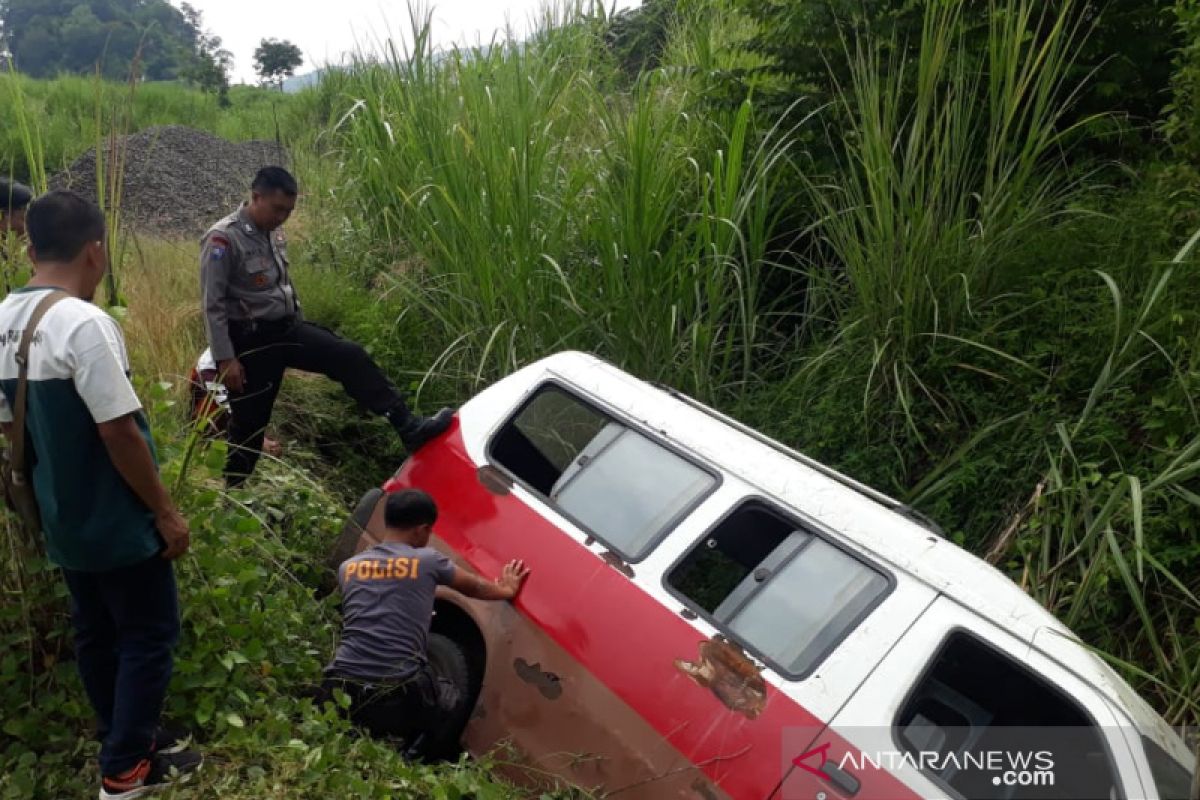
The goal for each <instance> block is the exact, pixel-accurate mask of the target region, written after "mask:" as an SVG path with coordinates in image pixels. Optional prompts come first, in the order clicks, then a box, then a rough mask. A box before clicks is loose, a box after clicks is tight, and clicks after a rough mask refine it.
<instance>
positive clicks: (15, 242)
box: [0, 178, 33, 294]
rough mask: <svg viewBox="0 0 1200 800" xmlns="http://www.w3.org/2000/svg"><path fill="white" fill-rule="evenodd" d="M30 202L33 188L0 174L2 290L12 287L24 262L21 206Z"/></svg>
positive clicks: (23, 226) (0, 274)
mask: <svg viewBox="0 0 1200 800" xmlns="http://www.w3.org/2000/svg"><path fill="white" fill-rule="evenodd" d="M31 202H33V192H32V191H31V190H30V188H29V187H28V186H25V185H24V184H20V183H17V182H16V181H14V180H10V179H8V178H0V283H2V284H3V286H4V293H5V294H8V293H9V292H11V291H12V290H13V288H14V287H13V283H14V280H15V279H16V277H17V274H18V273H19V272H20V271H21V269H20V268H21V267H25V266H28V265H27V264H26V262H25V260H24V258H23V251H24V249H25V244H24V242H22V241H21V240H22V239H24V238H25V207H26V206H28V205H29V204H30V203H31ZM10 234H11V235H10Z"/></svg>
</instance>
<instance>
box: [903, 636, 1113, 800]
mask: <svg viewBox="0 0 1200 800" xmlns="http://www.w3.org/2000/svg"><path fill="white" fill-rule="evenodd" d="M971 613H974V612H971ZM980 618H981V619H983V620H984V621H987V618H986V617H980ZM989 624H990V623H989ZM959 633H961V634H965V635H967V636H969V637H970V638H971V639H973V640H974V641H975V642H976V643H978V644H980V645H982V646H983V647H984V649H986V650H989V651H991V652H992V653H993V654H995V655H997V656H999V657H1000V658H1001V659H1003V660H1005V661H1007V662H1009V663H1011V664H1013V665H1014V666H1015V667H1016V668H1017V669H1018V670H1020V671H1023V672H1025V673H1026V674H1027V675H1030V676H1032V677H1033V678H1034V679H1035V680H1038V681H1041V682H1042V683H1044V684H1046V685H1048V686H1050V687H1052V688H1053V689H1054V690H1055V691H1057V692H1058V693H1059V694H1061V695H1064V696H1066V697H1067V699H1069V700H1070V701H1071V702H1072V703H1074V704H1075V706H1076V707H1077V708H1078V709H1079V710H1080V711H1082V712H1083V715H1084V716H1085V717H1087V719H1088V722H1090V723H1091V725H1092V727H1093V728H1095V729H1096V731H1097V732H1098V733H1099V735H1100V741H1101V743H1102V744H1103V745H1104V755H1105V756H1106V757H1107V758H1108V764H1109V766H1110V767H1111V768H1112V772H1113V775H1114V777H1115V778H1116V779H1117V792H1118V798H1117V800H1130V798H1129V793H1128V792H1127V791H1126V788H1125V783H1126V781H1125V776H1124V775H1122V774H1121V767H1120V765H1119V764H1118V763H1117V759H1116V758H1114V757H1113V750H1112V746H1111V744H1110V743H1109V741H1108V736H1106V735H1105V733H1104V730H1105V729H1104V726H1103V725H1100V724H1099V723H1097V722H1096V717H1095V715H1094V714H1092V712H1091V709H1089V708H1088V707H1087V705H1085V704H1084V703H1082V702H1080V700H1079V698H1078V697H1076V696H1075V695H1074V694H1073V693H1072V692H1069V691H1067V689H1066V687H1064V686H1063V685H1062V684H1060V683H1059V682H1058V681H1054V680H1050V679H1048V678H1047V677H1046V676H1045V675H1043V674H1042V673H1040V672H1038V671H1037V670H1033V669H1030V668H1029V667H1026V666H1025V665H1024V664H1022V663H1021V662H1020V661H1018V660H1017V659H1016V658H1014V657H1013V656H1012V654H1010V653H1008V652H1006V651H1005V650H1003V649H1002V648H1000V647H998V646H997V645H996V644H995V643H994V642H992V641H990V640H989V639H988V638H987V637H986V636H985V635H983V634H982V633H980V632H979V631H977V630H973V629H971V628H968V627H966V626H965V625H954V626H952V627H950V628H948V629H947V630H946V632H945V634H944V635H943V636H942V639H941V641H940V642H938V645H937V647H935V648H934V650H933V653H932V654H931V655H930V656H929V658H928V659H927V660H926V661H925V664H924V665H923V666H922V667H921V672H920V674H919V675H918V676H917V678H916V680H914V681H913V682H912V684H911V685H910V686H909V687H908V689H907V690H906V691H905V692H904V696H903V698H902V699H901V702H900V704H899V705H898V706H897V707H896V715H895V716H894V717H892V724H891V725H890V726H889V727H890V728H891V732H892V743H893V744H895V745H896V748H897V752H901V753H905V752H908V751H907V750H906V748H905V746H904V744H903V743H902V742H901V741H900V715H901V714H902V713H904V710H905V709H906V708H908V704H909V703H911V702H912V699H913V695H914V694H916V691H917V687H918V686H920V685H921V684H922V683H924V682H925V680H926V679H927V678H928V677H929V675H930V673H931V672H933V665H934V664H935V663H936V662H937V660H938V658H940V657H941V655H942V653H943V652H945V650H946V648H947V647H949V645H950V639H951V637H953V636H954V635H955V634H959ZM1004 635H1006V636H1009V637H1010V638H1011V639H1012V640H1013V641H1014V642H1016V643H1018V644H1024V645H1027V646H1028V647H1029V649H1030V650H1032V651H1034V652H1036V653H1038V654H1039V655H1041V656H1042V657H1044V658H1047V659H1050V657H1049V656H1047V655H1046V654H1045V653H1043V652H1042V651H1040V650H1038V649H1037V648H1035V647H1033V645H1032V643H1031V642H1022V640H1020V639H1018V638H1017V637H1015V636H1011V635H1010V634H1008V633H1007V632H1004ZM1050 660H1051V661H1054V660H1053V659H1050ZM1054 664H1055V666H1057V667H1059V668H1060V669H1062V670H1063V671H1064V672H1068V673H1069V672H1070V670H1068V669H1067V668H1066V667H1064V666H1062V665H1061V664H1059V663H1058V662H1056V661H1054ZM1076 677H1077V678H1078V676H1076ZM1078 680H1079V681H1080V683H1082V684H1083V685H1084V686H1087V687H1088V688H1089V689H1091V688H1092V687H1091V685H1090V684H1088V683H1087V682H1086V681H1084V680H1083V679H1082V678H1078ZM1093 691H1094V690H1093ZM1093 699H1095V700H1097V701H1099V702H1101V703H1103V702H1105V701H1104V698H1103V697H1102V696H1101V695H1100V694H1099V693H1096V694H1095V695H1094V696H1093ZM1118 724H1119V721H1118ZM917 771H918V772H919V773H920V774H921V776H922V777H923V778H925V779H926V780H928V781H929V782H930V783H932V784H934V785H935V786H937V787H938V788H939V789H942V790H943V791H945V792H948V793H949V795H950V796H951V797H953V798H956V800H966V798H965V797H964V796H963V794H962V793H961V792H959V791H958V790H957V789H955V788H954V787H953V786H950V785H949V784H947V783H946V782H945V781H943V780H942V779H941V777H940V776H938V775H935V774H934V773H932V772H926V771H925V770H923V769H918V770H917Z"/></svg>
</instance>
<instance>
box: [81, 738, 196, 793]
mask: <svg viewBox="0 0 1200 800" xmlns="http://www.w3.org/2000/svg"><path fill="white" fill-rule="evenodd" d="M203 761H204V759H203V758H202V757H201V755H200V754H199V753H197V752H196V751H195V750H180V751H178V752H174V753H165V752H160V753H155V754H154V755H153V756H151V757H150V758H144V759H142V760H141V761H139V762H138V763H137V764H136V765H135V766H133V767H132V768H131V769H129V770H127V771H125V772H123V773H121V774H120V775H106V776H104V778H103V780H101V782H100V800H128V799H129V798H133V797H142V796H143V795H147V794H149V793H150V792H153V791H156V790H158V789H161V788H163V787H164V786H167V785H168V784H171V783H174V782H176V781H180V780H185V779H186V777H187V776H188V775H189V774H191V773H193V772H195V771H196V770H198V769H199V768H200V764H201V763H203Z"/></svg>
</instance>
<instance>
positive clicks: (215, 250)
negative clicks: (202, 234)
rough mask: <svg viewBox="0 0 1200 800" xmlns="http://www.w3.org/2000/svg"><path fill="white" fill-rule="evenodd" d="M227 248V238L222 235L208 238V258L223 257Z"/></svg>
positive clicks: (217, 258) (210, 259) (216, 258)
mask: <svg viewBox="0 0 1200 800" xmlns="http://www.w3.org/2000/svg"><path fill="white" fill-rule="evenodd" d="M228 250H229V240H228V239H226V238H225V237H223V236H214V237H212V238H211V239H209V248H208V260H209V261H220V260H221V259H223V258H225V253H226V252H228Z"/></svg>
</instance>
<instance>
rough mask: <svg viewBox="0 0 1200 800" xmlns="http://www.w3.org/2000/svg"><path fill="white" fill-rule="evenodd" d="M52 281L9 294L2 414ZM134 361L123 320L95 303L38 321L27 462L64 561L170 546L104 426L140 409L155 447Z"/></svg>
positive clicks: (51, 547) (114, 563) (0, 383)
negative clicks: (134, 381) (132, 372)
mask: <svg viewBox="0 0 1200 800" xmlns="http://www.w3.org/2000/svg"><path fill="white" fill-rule="evenodd" d="M46 291H47V290H46V289H42V288H25V289H18V290H16V291H15V292H11V293H10V294H9V295H8V297H6V298H4V301H3V302H0V390H2V391H0V421H5V422H9V421H11V420H12V417H13V414H12V407H11V403H12V402H13V401H15V399H16V392H17V382H18V381H17V378H18V375H19V370H18V368H17V350H18V348H19V347H20V344H21V335H22V333H23V332H24V330H25V327H26V325H27V324H28V322H29V318H30V317H31V316H32V315H33V311H34V308H36V307H37V305H38V303H40V302H41V301H42V299H43V298H44V297H45V296H46ZM128 371H129V358H128V355H127V354H126V352H125V339H124V337H123V336H122V335H121V329H120V328H119V327H117V323H116V321H115V320H114V319H113V318H112V317H110V316H108V314H105V313H104V312H103V311H102V310H100V309H99V308H97V307H96V306H94V305H92V304H91V303H87V302H84V301H83V300H79V299H76V298H73V297H70V298H66V299H64V300H60V301H59V302H58V303H57V304H56V305H55V306H54V307H53V308H51V309H50V310H49V311H48V312H47V313H46V316H44V317H43V318H42V321H41V323H40V324H39V325H38V329H37V333H36V334H35V335H34V339H33V345H32V347H31V348H30V351H29V394H28V396H27V398H26V402H27V403H28V407H27V408H26V415H25V431H26V442H25V443H26V448H25V455H26V468H27V469H29V470H30V472H31V475H32V484H33V488H34V491H35V493H36V495H37V501H38V508H39V509H40V511H41V516H42V531H43V533H45V536H46V553H47V555H49V556H50V559H51V560H52V561H53V562H54V563H55V564H58V565H59V566H60V567H63V568H64V569H69V570H76V571H83V572H102V571H107V570H113V569H118V568H120V567H123V566H128V565H130V564H135V563H138V562H139V561H142V560H145V559H147V558H152V557H155V556H156V554H157V553H158V552H159V551H160V549H161V547H162V542H161V538H160V537H159V536H158V532H157V530H156V528H155V522H154V514H153V512H151V511H150V509H149V508H147V507H146V504H145V503H143V502H142V501H141V499H139V498H138V496H137V495H136V494H135V493H134V491H133V489H132V488H130V486H129V484H128V483H127V482H126V481H125V479H124V478H123V477H122V476H121V474H120V472H119V471H118V470H117V468H116V465H115V464H114V463H113V461H112V457H111V455H110V454H109V451H108V446H107V445H106V444H105V442H104V440H103V439H102V438H101V436H100V429H99V427H98V424H99V423H105V422H110V421H112V420H115V419H117V418H119V417H123V416H125V415H128V414H132V415H133V420H134V423H135V424H136V426H137V428H138V431H139V433H140V434H141V435H142V438H143V439H144V440H145V442H146V446H147V447H148V448H149V451H150V455H151V457H153V456H154V439H153V437H151V435H150V428H149V426H148V425H147V424H146V418H145V415H144V414H142V413H141V407H142V404H141V403H140V402H138V398H137V394H135V393H134V391H133V386H132V385H131V384H130V382H129V374H128Z"/></svg>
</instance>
